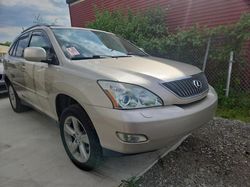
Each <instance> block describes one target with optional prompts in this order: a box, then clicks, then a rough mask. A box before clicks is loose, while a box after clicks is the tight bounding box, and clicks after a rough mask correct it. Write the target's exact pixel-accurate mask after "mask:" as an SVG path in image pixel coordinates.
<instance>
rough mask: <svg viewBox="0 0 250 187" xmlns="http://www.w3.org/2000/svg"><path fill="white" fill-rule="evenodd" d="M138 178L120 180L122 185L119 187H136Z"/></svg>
mask: <svg viewBox="0 0 250 187" xmlns="http://www.w3.org/2000/svg"><path fill="white" fill-rule="evenodd" d="M137 181H138V178H137V177H131V178H130V179H128V180H122V183H121V184H120V185H119V187H138V186H139V185H138V182H137Z"/></svg>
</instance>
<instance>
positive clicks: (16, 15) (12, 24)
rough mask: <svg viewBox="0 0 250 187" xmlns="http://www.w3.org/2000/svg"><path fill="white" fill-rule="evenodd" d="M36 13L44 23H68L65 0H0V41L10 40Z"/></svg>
mask: <svg viewBox="0 0 250 187" xmlns="http://www.w3.org/2000/svg"><path fill="white" fill-rule="evenodd" d="M38 15H40V20H41V19H42V20H43V22H46V23H54V22H56V24H59V25H67V26H69V25H70V17H69V10H68V5H67V4H66V0H0V42H5V41H12V40H13V39H14V38H15V37H16V36H17V34H19V33H20V32H21V31H22V28H27V27H29V26H31V25H33V24H34V20H35V18H36V17H37V16H38Z"/></svg>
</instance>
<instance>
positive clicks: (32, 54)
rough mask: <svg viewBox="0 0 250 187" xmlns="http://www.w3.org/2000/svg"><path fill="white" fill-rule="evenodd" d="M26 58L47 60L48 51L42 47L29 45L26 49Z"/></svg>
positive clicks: (29, 59) (38, 60)
mask: <svg viewBox="0 0 250 187" xmlns="http://www.w3.org/2000/svg"><path fill="white" fill-rule="evenodd" d="M23 56H24V58H25V60H28V61H34V62H41V61H46V59H47V55H46V51H45V50H44V49H43V48H41V47H27V48H25V49H24V55H23Z"/></svg>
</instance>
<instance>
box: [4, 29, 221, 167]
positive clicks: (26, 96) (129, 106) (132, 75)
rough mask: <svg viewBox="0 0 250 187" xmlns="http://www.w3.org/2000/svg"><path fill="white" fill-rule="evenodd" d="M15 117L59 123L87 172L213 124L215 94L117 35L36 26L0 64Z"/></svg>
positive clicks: (193, 71)
mask: <svg viewBox="0 0 250 187" xmlns="http://www.w3.org/2000/svg"><path fill="white" fill-rule="evenodd" d="M4 68H5V73H6V76H5V82H6V84H7V86H8V91H9V99H10V103H11V106H12V108H13V110H14V111H15V112H22V111H25V110H26V109H27V107H32V108H35V109H37V110H39V111H41V112H43V113H45V114H47V115H48V116H50V117H51V118H53V119H54V120H56V121H58V122H59V124H60V132H61V138H62V142H63V145H64V148H65V150H66V152H67V154H68V156H69V158H70V159H71V160H72V162H73V163H74V164H75V165H76V166H78V167H79V168H81V169H84V170H91V169H93V168H95V167H96V166H97V165H98V163H99V162H100V161H101V158H102V155H103V152H104V150H111V151H114V152H119V153H123V154H134V153H141V152H147V151H152V150H157V149H160V148H163V147H166V146H170V145H175V144H176V143H177V142H179V141H180V140H182V139H183V137H186V136H187V135H188V134H190V132H192V131H193V130H194V129H196V128H198V127H200V126H202V125H204V124H206V123H207V122H208V121H209V120H211V119H212V117H213V115H214V112H215V109H216V106H217V95H216V93H215V91H214V89H213V88H212V87H211V86H210V85H209V84H208V82H207V79H206V77H205V75H204V73H203V72H201V70H200V69H198V68H196V67H194V66H191V65H188V64H183V63H180V62H176V61H172V60H167V59H161V58H155V57H152V56H149V55H148V54H147V53H145V52H144V51H143V50H141V49H140V48H138V47H136V46H135V45H133V44H132V43H130V42H129V41H127V40H125V39H122V38H120V37H118V36H116V35H115V34H112V33H109V32H105V31H99V30H92V29H84V28H71V27H59V26H48V25H37V26H33V27H30V28H29V29H27V30H25V31H23V32H22V33H21V34H20V35H19V36H18V37H17V38H16V40H15V41H14V42H13V44H12V46H11V47H10V50H9V52H8V54H7V55H6V57H5V59H4Z"/></svg>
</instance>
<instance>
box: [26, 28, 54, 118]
mask: <svg viewBox="0 0 250 187" xmlns="http://www.w3.org/2000/svg"><path fill="white" fill-rule="evenodd" d="M29 47H42V48H43V49H45V51H46V54H47V61H45V62H31V63H32V64H33V75H32V76H33V80H34V88H33V90H34V92H33V93H34V94H33V95H32V100H34V102H35V104H36V107H37V108H38V109H40V110H42V111H43V112H45V113H47V114H51V111H50V110H51V107H50V105H51V103H50V101H49V93H51V89H52V87H51V85H52V84H51V83H52V82H53V73H52V70H53V69H54V68H56V67H57V66H54V65H53V64H55V61H56V60H57V59H56V55H55V52H54V50H53V48H52V45H51V43H50V41H49V39H48V37H47V36H46V35H45V34H44V33H43V32H41V31H35V32H33V33H32V35H31V39H30V44H29Z"/></svg>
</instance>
